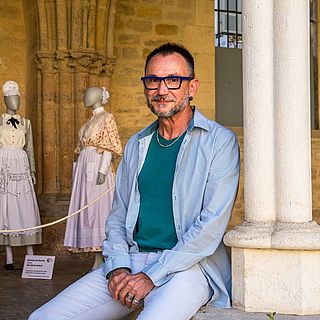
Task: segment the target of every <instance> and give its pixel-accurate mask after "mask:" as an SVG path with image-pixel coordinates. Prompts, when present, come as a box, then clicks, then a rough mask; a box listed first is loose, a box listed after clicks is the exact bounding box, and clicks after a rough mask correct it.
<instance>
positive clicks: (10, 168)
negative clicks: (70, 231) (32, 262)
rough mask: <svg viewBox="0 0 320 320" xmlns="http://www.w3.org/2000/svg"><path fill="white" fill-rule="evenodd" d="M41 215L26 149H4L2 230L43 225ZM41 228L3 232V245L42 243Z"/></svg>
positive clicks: (0, 164) (1, 154) (0, 240)
mask: <svg viewBox="0 0 320 320" xmlns="http://www.w3.org/2000/svg"><path fill="white" fill-rule="evenodd" d="M40 224H41V222H40V214H39V208H38V204H37V199H36V195H35V192H34V187H33V183H32V178H31V172H30V166H29V160H28V156H27V154H26V152H25V151H24V150H23V149H21V148H16V147H1V148H0V229H2V230H17V229H24V228H29V227H35V226H38V225H40ZM41 242H42V238H41V229H35V230H31V231H20V232H14V233H1V234H0V245H10V246H24V245H33V244H40V243H41Z"/></svg>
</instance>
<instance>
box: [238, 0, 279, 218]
mask: <svg viewBox="0 0 320 320" xmlns="http://www.w3.org/2000/svg"><path fill="white" fill-rule="evenodd" d="M272 8H273V5H272V1H261V0H254V1H244V2H243V23H242V24H243V26H242V28H243V29H245V30H244V32H243V43H245V44H246V45H245V46H244V47H243V50H242V52H243V54H242V61H243V99H244V110H243V112H244V115H243V122H244V126H243V136H244V141H245V145H244V158H245V161H244V190H246V192H245V194H244V197H245V201H244V205H245V214H246V221H274V220H275V217H276V213H275V203H274V195H275V193H274V181H273V177H274V161H273V159H274V149H273V143H274V136H273V134H274V126H273V39H272V37H273V26H272ZM262 34H263V37H262V36H261V35H262ZM253 119H254V121H253ZM266 173H267V174H266Z"/></svg>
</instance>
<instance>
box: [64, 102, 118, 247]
mask: <svg viewBox="0 0 320 320" xmlns="http://www.w3.org/2000/svg"><path fill="white" fill-rule="evenodd" d="M75 151H76V153H78V154H79V156H78V160H77V162H76V164H75V167H74V174H73V182H72V193H71V199H70V206H69V214H71V213H73V212H75V211H77V210H79V209H80V208H82V207H84V206H85V205H87V204H89V203H90V202H92V201H93V200H95V199H96V198H98V197H99V196H100V195H101V194H102V193H104V192H105V191H106V190H108V189H109V188H110V187H112V186H113V184H114V172H113V168H112V164H111V161H110V160H111V157H112V155H113V156H120V155H121V152H122V148H121V142H120V138H119V134H118V130H117V126H116V123H115V120H114V117H113V115H112V114H111V113H108V112H106V111H105V110H104V109H103V107H101V108H98V109H96V110H94V115H93V116H92V118H91V119H90V120H88V121H87V122H86V123H85V124H84V125H83V126H82V128H81V129H80V131H79V142H78V146H77V148H76V150H75ZM98 172H101V173H104V174H106V179H105V182H104V183H103V184H101V185H97V183H96V180H97V175H98ZM112 199H113V189H112V190H111V191H110V192H108V193H107V194H106V195H105V196H103V197H102V198H101V199H100V200H98V201H97V202H96V203H95V204H93V205H91V206H89V207H88V208H87V209H85V210H83V211H81V212H80V213H79V214H77V215H75V216H74V217H72V218H70V219H68V221H67V226H66V232H65V238H64V246H66V247H68V249H69V250H70V251H73V252H93V251H101V246H102V241H103V240H104V239H105V231H104V225H105V220H106V218H107V216H108V214H109V212H110V210H111V206H112Z"/></svg>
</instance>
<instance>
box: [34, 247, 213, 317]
mask: <svg viewBox="0 0 320 320" xmlns="http://www.w3.org/2000/svg"><path fill="white" fill-rule="evenodd" d="M159 256H160V254H159V253H138V254H132V255H131V265H132V272H133V273H137V272H140V271H141V270H142V269H143V267H144V266H145V265H147V264H149V263H151V262H153V261H154V260H157V259H158V257H159ZM212 293H213V291H212V289H211V287H210V286H209V284H208V281H207V279H206V277H205V276H204V274H203V273H202V271H201V269H200V267H199V266H198V265H194V266H193V267H192V268H190V269H188V270H185V271H181V272H178V273H176V274H175V275H174V277H173V278H172V279H171V280H170V281H168V282H167V283H165V284H164V285H162V286H160V287H156V288H154V289H153V290H152V291H151V292H150V293H149V294H148V295H147V296H146V297H145V299H144V308H143V311H142V312H141V314H140V315H139V316H138V320H157V319H159V320H188V319H190V318H191V317H192V316H193V315H194V314H195V313H196V312H197V311H198V309H199V308H200V307H201V306H202V305H204V304H205V303H206V302H208V301H209V299H210V298H211V296H212ZM133 311H134V309H129V308H127V307H124V306H122V305H121V303H120V302H119V301H114V300H113V299H112V297H111V296H110V294H109V291H108V286H107V280H106V278H105V276H104V273H103V268H102V267H100V268H98V269H97V270H95V271H93V272H91V273H89V274H87V275H85V276H84V277H83V278H81V279H79V280H78V281H76V282H75V283H73V284H72V285H70V286H69V287H68V288H66V289H65V290H63V291H62V292H61V293H60V294H58V295H57V296H56V297H55V298H53V299H52V300H50V301H49V302H47V303H46V304H44V305H43V306H42V307H40V308H39V309H37V310H36V311H34V312H33V313H32V314H31V315H30V317H29V319H28V320H44V319H45V320H66V319H69V320H70V319H77V320H113V319H121V318H122V317H124V316H126V315H128V314H130V313H131V312H133Z"/></svg>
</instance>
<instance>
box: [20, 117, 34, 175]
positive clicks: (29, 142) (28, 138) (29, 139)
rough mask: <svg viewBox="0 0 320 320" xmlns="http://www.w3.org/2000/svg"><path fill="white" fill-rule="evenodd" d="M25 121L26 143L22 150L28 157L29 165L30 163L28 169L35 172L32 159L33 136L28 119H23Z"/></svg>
mask: <svg viewBox="0 0 320 320" xmlns="http://www.w3.org/2000/svg"><path fill="white" fill-rule="evenodd" d="M25 121H26V129H27V132H26V143H25V145H24V148H23V149H24V151H25V152H26V153H27V156H28V159H29V165H30V171H31V172H36V165H35V160H34V148H33V136H32V128H31V122H30V120H28V119H25Z"/></svg>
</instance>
